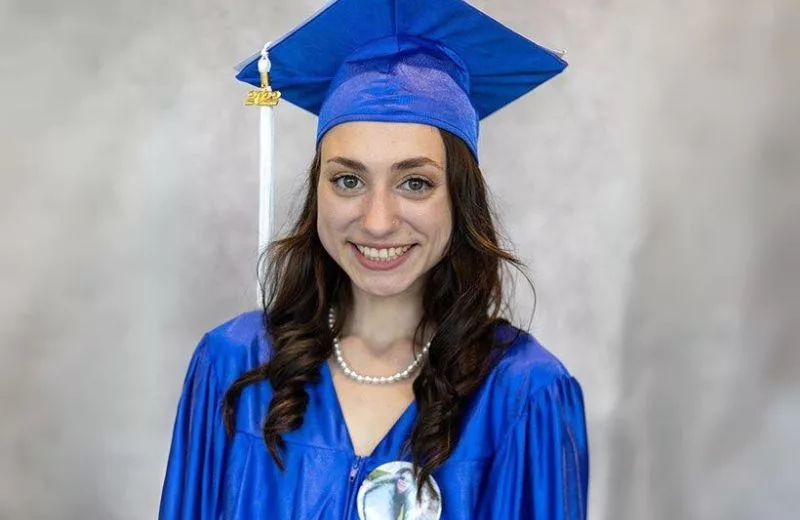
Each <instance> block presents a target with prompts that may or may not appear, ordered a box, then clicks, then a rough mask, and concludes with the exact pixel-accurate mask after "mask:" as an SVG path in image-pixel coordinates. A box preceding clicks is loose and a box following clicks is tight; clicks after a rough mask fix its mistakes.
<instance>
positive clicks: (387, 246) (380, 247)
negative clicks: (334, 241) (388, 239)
mask: <svg viewBox="0 0 800 520" xmlns="http://www.w3.org/2000/svg"><path fill="white" fill-rule="evenodd" d="M350 243H351V244H356V242H350ZM358 245H360V246H364V247H371V248H372V249H391V248H393V247H394V248H398V247H406V246H413V245H414V244H368V243H366V242H358Z"/></svg>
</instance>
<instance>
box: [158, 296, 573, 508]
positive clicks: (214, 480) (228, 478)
mask: <svg viewBox="0 0 800 520" xmlns="http://www.w3.org/2000/svg"><path fill="white" fill-rule="evenodd" d="M506 329H508V328H506ZM512 332H513V331H512ZM498 333H503V332H502V331H501V332H498ZM505 333H510V332H509V331H508V330H506V331H505ZM269 354H270V347H269V345H268V343H267V341H266V340H265V338H264V334H263V327H262V322H261V315H260V313H259V312H257V311H253V312H249V313H246V314H242V315H241V316H238V317H236V318H234V319H232V320H231V321H229V322H227V323H225V324H223V325H221V326H219V327H217V328H216V329H214V330H212V331H211V332H209V333H207V334H206V335H205V336H204V337H203V339H202V341H201V342H200V344H199V345H198V347H197V350H196V351H195V353H194V356H193V357H192V360H191V363H190V366H189V371H188V374H187V376H186V380H185V382H184V386H183V393H182V395H181V398H180V402H179V405H178V413H177V418H176V421H175V429H174V433H173V439H172V446H171V449H170V455H169V462H168V467H167V474H166V478H165V481H164V488H163V493H162V497H161V508H160V514H159V518H160V519H161V520H178V519H180V520H188V519H192V520H206V519H225V520H232V519H249V520H255V519H265V520H266V519H269V520H289V519H303V520H314V519H318V520H334V519H336V520H339V519H344V520H359V519H360V520H371V519H373V518H379V519H380V518H386V519H391V520H396V519H397V518H401V519H412V518H430V519H436V518H440V519H441V520H467V519H471V520H474V519H532V520H577V519H584V518H586V505H587V491H588V470H589V459H588V445H587V436H586V425H585V418H584V407H583V397H582V393H581V388H580V386H579V384H578V382H577V381H576V380H575V379H574V378H573V377H571V376H570V374H569V373H568V372H567V370H566V369H565V368H564V366H563V365H562V364H561V363H560V362H559V361H558V359H556V358H555V357H554V356H553V355H552V354H551V353H549V352H548V351H547V350H545V349H544V348H543V347H542V346H541V345H539V343H538V342H537V341H536V340H535V339H534V338H533V337H532V336H530V335H529V334H522V335H521V336H520V338H519V339H518V340H517V341H516V343H515V344H514V345H513V346H512V347H511V348H510V349H509V350H508V352H507V353H506V354H505V356H504V357H503V358H502V359H501V360H500V361H499V362H498V363H497V365H496V366H495V368H494V369H493V370H492V372H491V373H490V374H489V376H488V377H487V379H486V381H485V382H484V383H483V384H482V386H481V387H480V388H479V389H478V391H477V392H476V394H475V396H474V397H473V398H472V399H470V402H469V406H468V409H467V412H466V415H465V421H464V425H463V429H462V433H461V437H460V439H459V441H458V444H457V445H456V447H455V448H454V450H453V452H452V455H451V456H450V458H449V459H448V460H447V462H446V463H445V464H444V465H442V466H441V467H440V468H439V469H438V470H437V471H435V472H434V474H433V477H434V481H435V483H436V484H437V493H438V494H439V495H440V496H437V497H435V498H436V499H437V500H438V501H437V502H435V503H434V504H433V505H430V503H429V504H428V509H426V510H425V511H423V512H421V510H420V511H416V512H414V511H412V509H413V507H405V508H400V509H399V514H398V513H397V511H398V509H394V510H391V509H387V511H390V512H389V513H384V514H382V513H380V511H381V509H380V508H381V507H383V506H384V505H385V504H384V502H385V503H386V504H391V503H393V502H391V496H393V495H392V494H395V495H396V494H397V493H399V492H400V491H399V490H402V489H404V486H403V485H401V484H398V478H402V477H396V476H394V475H393V474H392V472H393V471H395V470H396V469H397V468H400V466H401V465H403V464H407V463H406V462H403V461H408V460H410V459H408V458H405V459H404V458H403V457H402V456H401V448H402V444H403V442H404V441H405V440H406V438H407V436H408V435H409V433H410V432H411V428H412V426H413V424H414V421H415V417H416V405H415V404H414V403H412V404H411V405H410V406H409V407H408V409H407V410H406V411H405V412H404V413H403V414H402V416H401V417H400V418H399V419H398V420H397V422H396V423H395V424H394V426H393V427H392V428H391V429H390V430H389V432H388V433H387V434H386V436H385V437H384V438H383V440H382V441H381V442H380V443H379V444H378V446H377V447H376V448H375V450H374V452H373V453H372V454H371V455H370V456H368V457H359V456H356V455H355V453H354V450H353V447H352V443H351V442H350V437H349V434H348V432H347V428H346V425H345V422H344V418H343V417H344V416H343V414H342V410H341V408H340V406H339V402H338V399H337V397H336V393H335V389H334V387H333V383H332V376H331V372H330V368H329V367H328V365H327V363H324V364H323V365H322V368H321V374H320V376H321V380H320V383H319V384H317V385H310V386H309V387H308V392H309V402H308V408H307V409H306V413H305V416H304V421H303V425H302V426H301V427H300V428H299V429H298V430H295V431H293V432H291V433H289V434H287V435H285V436H284V439H285V441H286V444H287V449H286V451H285V453H284V461H285V463H286V468H287V469H286V471H285V472H281V471H280V470H279V469H278V468H277V466H276V465H275V463H274V462H273V460H272V458H271V457H270V455H269V453H268V452H267V449H266V447H265V444H264V441H263V439H262V437H261V427H260V425H261V423H262V421H263V418H264V416H265V413H266V410H267V407H268V404H269V399H270V396H271V388H270V386H269V384H268V383H267V382H262V383H259V384H255V385H250V386H248V387H247V388H246V389H245V390H244V391H243V392H242V394H241V396H240V399H239V404H238V408H237V418H236V431H235V433H234V435H233V436H232V437H231V438H228V437H227V436H226V434H225V431H224V427H223V422H222V415H221V410H222V408H221V398H222V395H223V393H224V392H225V389H227V388H228V386H229V385H230V384H231V383H232V382H233V381H234V380H235V379H236V378H237V376H238V375H240V374H241V373H242V372H244V371H246V370H248V369H250V368H253V367H255V366H257V365H259V364H261V363H264V362H265V361H266V360H267V359H268V358H269ZM396 461H399V462H396ZM392 463H394V464H392ZM397 474H399V472H398V473H397ZM384 481H388V482H390V484H389V485H388V487H385V486H384V487H380V486H379V484H380V483H381V482H384ZM371 488H375V489H371ZM372 491H376V492H372ZM397 496H399V495H397ZM428 498H429V497H428ZM387 501H388V502H387ZM415 503H416V502H415ZM426 514H427V516H426ZM365 515H366V516H365ZM386 515H388V516H386ZM415 515H416V516H415Z"/></svg>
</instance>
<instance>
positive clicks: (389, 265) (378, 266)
mask: <svg viewBox="0 0 800 520" xmlns="http://www.w3.org/2000/svg"><path fill="white" fill-rule="evenodd" d="M349 244H350V249H351V250H352V251H353V254H354V255H356V258H357V259H358V262H359V263H360V264H361V265H362V266H364V267H366V268H367V269H369V270H370V271H391V270H392V269H395V268H397V267H398V266H400V265H402V264H403V263H404V262H405V261H406V259H407V258H408V255H409V254H410V253H411V250H412V249H414V247H415V245H416V244H412V245H411V247H409V248H408V251H406V252H405V253H403V256H401V257H399V258H396V259H395V260H392V261H390V262H381V261H378V260H370V259H369V258H367V257H366V256H364V255H363V254H361V251H359V250H358V248H357V247H356V245H355V244H354V243H352V242H349ZM360 245H367V244H360ZM405 245H408V244H405ZM368 247H372V246H368ZM386 247H387V246H383V248H386ZM388 247H402V246H388ZM375 249H378V248H375Z"/></svg>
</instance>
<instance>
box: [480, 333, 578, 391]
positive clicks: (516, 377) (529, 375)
mask: <svg viewBox="0 0 800 520" xmlns="http://www.w3.org/2000/svg"><path fill="white" fill-rule="evenodd" d="M496 337H497V338H498V339H499V340H501V341H506V342H508V341H511V344H510V345H509V347H508V348H507V349H506V350H505V352H504V353H503V355H502V357H501V358H500V359H499V360H498V361H497V363H496V364H495V366H494V367H493V368H492V371H491V372H490V374H489V378H488V379H490V380H492V382H493V383H494V384H498V385H501V386H503V387H507V388H510V389H516V390H517V391H521V390H524V391H523V392H520V393H521V394H525V395H527V397H530V396H533V395H535V394H536V393H538V391H539V390H541V389H542V388H545V387H547V386H549V385H552V384H554V383H557V382H558V381H560V380H572V379H574V378H573V377H572V374H570V372H569V370H568V369H567V367H566V366H565V365H564V363H562V361H561V360H560V359H559V358H558V357H556V355H555V354H553V353H552V352H551V351H550V350H548V349H547V348H546V347H544V346H543V345H542V344H541V343H540V342H539V340H537V339H536V338H535V337H534V336H533V335H532V334H530V333H528V332H525V331H523V330H520V329H518V328H516V327H514V326H512V325H502V326H500V327H498V329H497V332H496Z"/></svg>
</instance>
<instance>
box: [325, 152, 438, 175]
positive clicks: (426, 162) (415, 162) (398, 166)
mask: <svg viewBox="0 0 800 520" xmlns="http://www.w3.org/2000/svg"><path fill="white" fill-rule="evenodd" d="M326 163H337V164H340V165H342V166H344V167H345V168H348V169H350V170H353V171H355V172H358V173H364V172H366V171H367V167H366V166H365V165H364V163H362V162H359V161H356V160H355V159H349V158H347V157H342V156H336V157H332V158H330V159H328V160H327V161H326ZM422 166H433V167H434V168H436V169H438V170H442V167H441V166H440V165H439V163H437V162H436V161H434V160H433V159H431V158H429V157H422V156H420V157H410V158H408V159H403V160H402V161H398V162H396V163H394V164H393V165H392V170H395V171H403V170H413V169H414V168H420V167H422Z"/></svg>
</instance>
